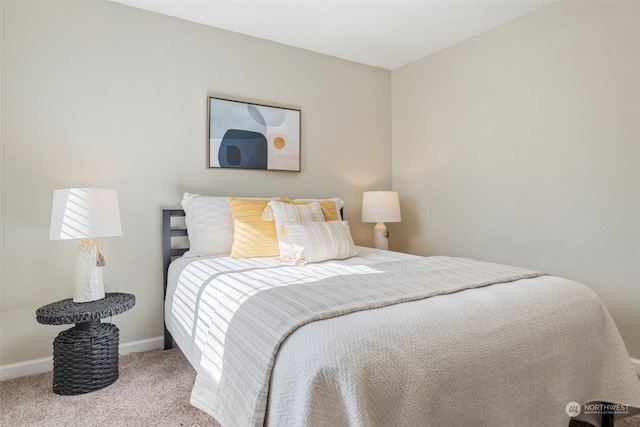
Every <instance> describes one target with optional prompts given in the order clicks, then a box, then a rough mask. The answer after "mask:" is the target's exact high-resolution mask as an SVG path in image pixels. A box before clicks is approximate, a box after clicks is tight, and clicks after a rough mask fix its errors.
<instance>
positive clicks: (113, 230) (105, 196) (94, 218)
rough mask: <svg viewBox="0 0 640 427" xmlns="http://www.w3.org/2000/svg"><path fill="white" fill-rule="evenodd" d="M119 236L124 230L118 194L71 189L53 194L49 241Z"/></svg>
mask: <svg viewBox="0 0 640 427" xmlns="http://www.w3.org/2000/svg"><path fill="white" fill-rule="evenodd" d="M120 235H122V227H121V224H120V207H119V204H118V192H117V191H116V190H107V189H104V188H69V189H66V190H55V191H54V192H53V207H52V208H51V229H50V231H49V239H51V240H66V239H84V238H87V237H109V236H120Z"/></svg>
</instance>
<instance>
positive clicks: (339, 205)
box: [293, 197, 344, 221]
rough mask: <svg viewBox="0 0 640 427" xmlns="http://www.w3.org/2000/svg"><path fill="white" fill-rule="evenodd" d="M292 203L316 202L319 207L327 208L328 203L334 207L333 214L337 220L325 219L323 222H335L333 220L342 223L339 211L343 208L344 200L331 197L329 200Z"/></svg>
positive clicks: (295, 200)
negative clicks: (334, 213)
mask: <svg viewBox="0 0 640 427" xmlns="http://www.w3.org/2000/svg"><path fill="white" fill-rule="evenodd" d="M293 201H294V203H305V202H318V203H320V206H324V207H326V206H327V203H328V202H330V203H332V204H333V205H335V212H336V215H337V218H333V219H328V218H325V221H335V220H339V221H342V219H343V218H342V216H340V210H341V209H342V208H343V207H344V200H342V199H340V198H338V197H333V198H331V199H294V200H293Z"/></svg>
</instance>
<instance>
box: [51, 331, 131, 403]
mask: <svg viewBox="0 0 640 427" xmlns="http://www.w3.org/2000/svg"><path fill="white" fill-rule="evenodd" d="M119 341H120V334H119V331H118V328H117V327H116V326H115V325H113V324H111V323H101V322H100V321H92V322H85V323H78V324H76V326H74V327H73V328H71V329H67V330H66V331H62V332H60V334H59V335H58V336H57V337H56V339H55V340H54V341H53V391H54V393H57V394H66V395H75V394H83V393H89V392H91V391H96V390H100V389H101V388H104V387H106V386H108V385H110V384H113V383H114V382H115V381H116V380H117V379H118V344H119Z"/></svg>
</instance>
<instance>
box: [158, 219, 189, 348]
mask: <svg viewBox="0 0 640 427" xmlns="http://www.w3.org/2000/svg"><path fill="white" fill-rule="evenodd" d="M184 216H185V213H184V210H182V209H162V272H163V279H164V291H163V293H162V296H163V299H162V300H163V301H164V300H165V299H166V298H167V283H168V278H169V264H171V261H172V260H173V259H174V258H176V257H179V256H182V255H184V253H185V252H187V251H188V250H189V248H188V247H186V246H188V241H187V239H180V243H182V244H181V245H180V247H177V248H176V247H174V246H175V244H174V243H173V242H174V241H175V242H178V239H175V240H174V237H185V236H187V227H186V225H182V224H183V223H181V225H174V224H172V221H171V218H184ZM185 241H187V243H186V244H185ZM162 306H163V308H164V304H163V305H162ZM163 318H164V316H163ZM170 348H173V338H172V337H171V333H170V332H169V331H168V330H167V325H166V324H165V325H164V349H165V350H167V349H170Z"/></svg>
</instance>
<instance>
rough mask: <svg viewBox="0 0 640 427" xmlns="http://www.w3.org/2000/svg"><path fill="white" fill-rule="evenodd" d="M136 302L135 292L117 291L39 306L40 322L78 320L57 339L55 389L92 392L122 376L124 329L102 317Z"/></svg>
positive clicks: (58, 322)
mask: <svg viewBox="0 0 640 427" xmlns="http://www.w3.org/2000/svg"><path fill="white" fill-rule="evenodd" d="M135 304H136V297H135V296H133V295H131V294H124V293H117V292H113V293H107V294H106V295H105V297H104V298H103V299H100V300H97V301H91V302H82V303H74V302H73V300H72V299H71V298H68V299H64V300H62V301H57V302H54V303H51V304H47V305H45V306H43V307H40V308H39V309H37V310H36V319H37V320H38V322H39V323H42V324H45V325H66V324H71V323H75V324H76V325H75V326H74V327H73V328H71V329H67V330H66V331H62V332H60V334H58V336H57V337H56V339H55V340H54V341H53V392H54V393H57V394H65V395H75V394H83V393H89V392H91V391H96V390H100V389H101V388H104V387H106V386H108V385H110V384H113V383H114V382H115V381H116V380H117V379H118V344H119V341H120V333H119V330H118V328H117V327H116V325H114V324H111V323H102V322H101V321H100V319H102V318H105V317H111V316H115V315H117V314H120V313H123V312H125V311H127V310H129V309H131V308H133V306H134V305H135Z"/></svg>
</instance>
